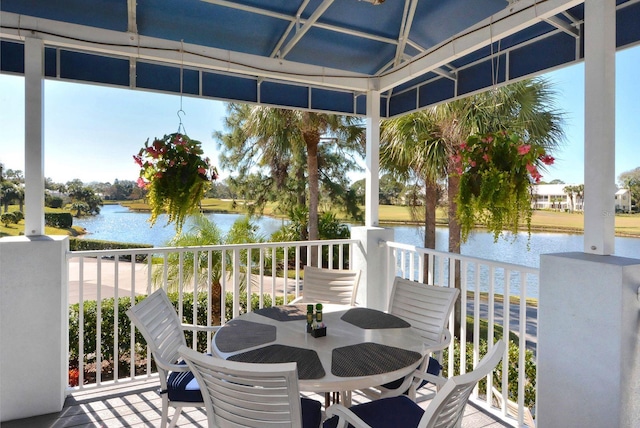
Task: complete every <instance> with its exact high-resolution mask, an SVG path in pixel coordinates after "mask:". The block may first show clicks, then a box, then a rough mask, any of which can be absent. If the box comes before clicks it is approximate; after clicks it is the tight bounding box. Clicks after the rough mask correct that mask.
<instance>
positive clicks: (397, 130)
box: [380, 111, 450, 278]
mask: <svg viewBox="0 0 640 428" xmlns="http://www.w3.org/2000/svg"><path fill="white" fill-rule="evenodd" d="M449 156H450V150H449V148H448V147H447V145H446V142H445V141H444V140H443V139H442V138H440V137H439V127H438V123H437V122H436V120H435V117H434V116H433V115H432V114H431V112H430V111H421V112H417V113H412V114H408V115H405V116H401V117H398V118H396V119H391V120H389V121H386V122H384V123H383V125H382V135H381V144H380V166H381V168H382V169H384V170H387V171H390V172H392V173H393V174H395V175H397V176H399V177H401V178H403V179H404V180H405V181H407V180H409V179H411V178H415V179H416V180H417V181H418V182H421V183H423V185H424V189H425V198H424V225H425V232H424V246H425V248H435V245H436V207H437V202H438V183H437V182H438V179H440V178H441V177H444V176H445V175H446V164H447V159H448V158H449ZM412 213H413V214H414V217H417V213H416V212H415V211H412ZM428 271H429V266H428V264H427V258H425V263H424V272H425V278H427V276H426V275H427V273H428Z"/></svg>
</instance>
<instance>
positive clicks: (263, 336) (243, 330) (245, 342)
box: [213, 320, 276, 352]
mask: <svg viewBox="0 0 640 428" xmlns="http://www.w3.org/2000/svg"><path fill="white" fill-rule="evenodd" d="M213 340H215V341H216V346H217V347H218V349H219V350H220V351H221V352H235V351H239V350H241V349H247V348H251V347H254V346H258V345H263V344H265V343H269V342H273V341H274V340H276V327H275V326H273V325H267V324H260V323H257V322H252V321H244V320H231V321H229V322H228V323H226V324H225V325H224V327H222V328H221V329H220V330H218V332H217V333H216V334H215V336H213Z"/></svg>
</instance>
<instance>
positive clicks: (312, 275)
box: [298, 266, 360, 306]
mask: <svg viewBox="0 0 640 428" xmlns="http://www.w3.org/2000/svg"><path fill="white" fill-rule="evenodd" d="M359 282H360V271H359V270H345V269H323V268H317V267H313V266H305V268H304V282H303V288H302V299H299V300H298V301H299V302H301V303H304V302H310V303H335V304H341V305H351V306H354V305H355V303H356V294H357V293H358V283H359Z"/></svg>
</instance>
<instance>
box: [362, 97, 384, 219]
mask: <svg viewBox="0 0 640 428" xmlns="http://www.w3.org/2000/svg"><path fill="white" fill-rule="evenodd" d="M366 138H367V147H366V176H365V186H366V194H365V208H364V209H365V220H364V224H365V226H368V227H375V226H378V221H379V215H378V201H379V191H380V176H379V175H380V92H378V91H369V93H368V94H367V119H366Z"/></svg>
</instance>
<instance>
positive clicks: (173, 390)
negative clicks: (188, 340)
mask: <svg viewBox="0 0 640 428" xmlns="http://www.w3.org/2000/svg"><path fill="white" fill-rule="evenodd" d="M178 364H180V365H186V364H187V363H186V362H184V361H180V362H179V363H178ZM191 381H193V382H195V379H194V376H193V373H191V372H190V371H187V372H171V373H170V374H169V378H168V379H167V394H168V396H169V401H187V402H190V403H198V402H202V401H203V399H202V392H200V388H198V389H187V385H189V382H191ZM192 385H193V384H192Z"/></svg>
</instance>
